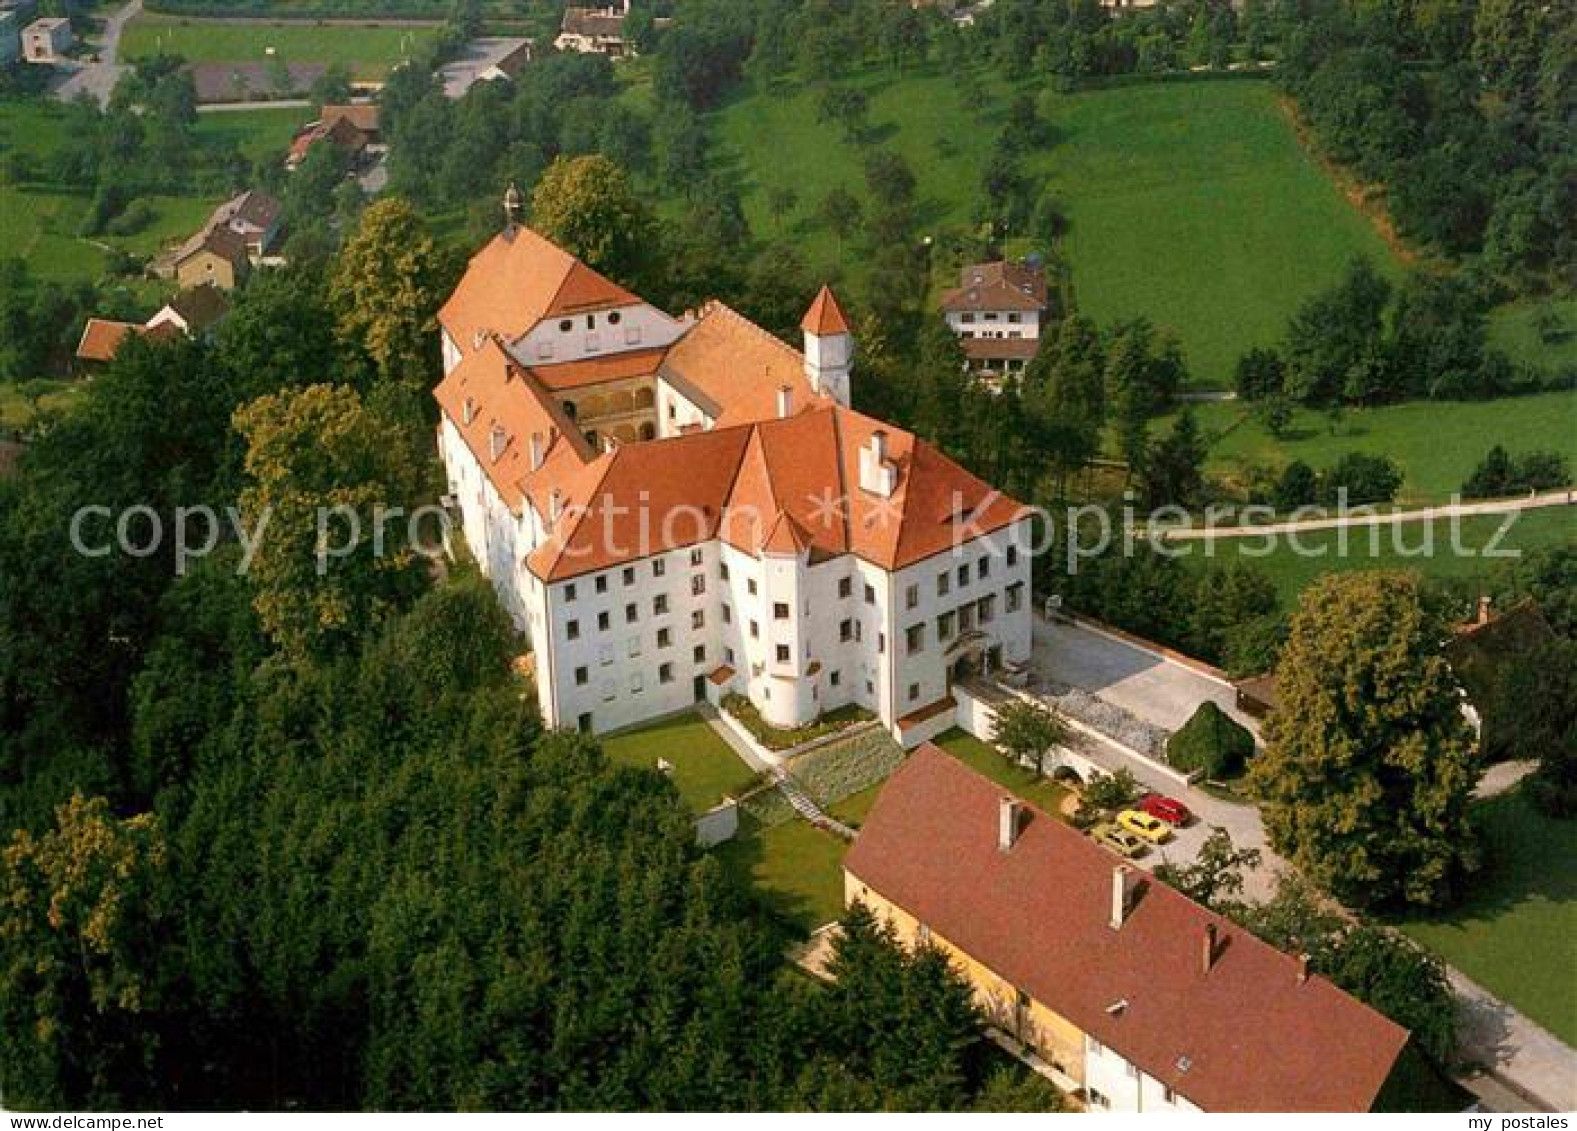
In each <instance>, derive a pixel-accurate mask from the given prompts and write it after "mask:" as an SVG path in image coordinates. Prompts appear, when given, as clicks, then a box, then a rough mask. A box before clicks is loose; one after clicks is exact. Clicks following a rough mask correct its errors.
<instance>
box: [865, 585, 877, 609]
mask: <svg viewBox="0 0 1577 1131" xmlns="http://www.w3.org/2000/svg"><path fill="white" fill-rule="evenodd" d="M865 603H866V604H867V605H874V604H876V590H874V589H872V588H871V587H870V586H869V585H867V586H866V587H865Z"/></svg>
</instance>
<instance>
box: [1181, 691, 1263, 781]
mask: <svg viewBox="0 0 1577 1131" xmlns="http://www.w3.org/2000/svg"><path fill="white" fill-rule="evenodd" d="M1253 753H1254V736H1253V735H1251V734H1250V733H1249V732H1248V730H1247V729H1246V728H1245V727H1244V726H1243V725H1242V724H1241V723H1239V722H1237V721H1236V720H1235V719H1233V718H1231V717H1230V716H1229V715H1228V714H1227V713H1226V712H1225V711H1223V710H1222V709H1221V708H1220V707H1218V706H1216V704H1215V703H1214V702H1213V701H1212V700H1209V699H1206V700H1205V701H1204V702H1203V703H1201V704H1200V705H1199V709H1198V710H1197V711H1195V712H1194V717H1193V718H1191V719H1189V720H1188V722H1186V723H1184V724H1183V729H1182V730H1180V731H1178V732H1177V733H1176V734H1174V735H1172V737H1171V739H1170V740H1168V742H1167V744H1166V760H1167V761H1168V762H1170V763H1171V764H1172V765H1173V766H1176V767H1177V768H1178V769H1179V770H1182V771H1184V772H1185V773H1193V772H1195V771H1199V772H1201V773H1203V774H1204V776H1205V777H1206V778H1209V779H1212V780H1214V781H1225V780H1227V779H1228V778H1235V777H1237V776H1238V775H1239V774H1241V773H1242V772H1243V769H1244V767H1245V766H1247V765H1248V759H1249V756H1250V755H1252V754H1253Z"/></svg>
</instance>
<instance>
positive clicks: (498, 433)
mask: <svg viewBox="0 0 1577 1131" xmlns="http://www.w3.org/2000/svg"><path fill="white" fill-rule="evenodd" d="M487 443H488V452H489V453H490V454H491V455H492V457H493V462H494V463H497V462H498V457H499V456H501V455H503V454H504V449H505V448H507V447H508V446H509V433H507V432H505V431H504V429H503V427H502V426H501V425H498V424H495V425H493V430H492V431H491V432H490V433H488V441H487Z"/></svg>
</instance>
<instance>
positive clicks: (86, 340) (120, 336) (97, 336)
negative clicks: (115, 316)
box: [77, 318, 142, 361]
mask: <svg viewBox="0 0 1577 1131" xmlns="http://www.w3.org/2000/svg"><path fill="white" fill-rule="evenodd" d="M134 333H135V334H140V333H142V327H141V326H137V325H134V324H133V323H130V322H116V321H114V320H112V319H109V318H89V319H88V322H87V325H86V326H84V327H82V339H81V340H80V341H79V342H77V357H79V358H81V359H82V360H83V361H109V360H111V359H112V358H113V357H114V356H115V354H116V353H117V352H118V351H119V350H120V347H121V344H122V343H123V342H124V341H125V340H126V339H127V337H129V336H130V335H131V334H134Z"/></svg>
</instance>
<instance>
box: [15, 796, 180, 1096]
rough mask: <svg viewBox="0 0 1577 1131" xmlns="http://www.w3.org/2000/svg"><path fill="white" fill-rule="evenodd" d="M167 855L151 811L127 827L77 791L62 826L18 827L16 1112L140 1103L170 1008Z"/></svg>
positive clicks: (61, 814)
mask: <svg viewBox="0 0 1577 1131" xmlns="http://www.w3.org/2000/svg"><path fill="white" fill-rule="evenodd" d="M165 853H166V849H165V844H164V836H163V833H162V831H161V830H160V827H159V823H158V821H157V820H156V819H155V818H154V817H153V816H152V815H150V814H146V813H145V814H142V815H140V816H136V817H130V818H127V819H124V820H122V819H119V818H116V817H115V816H114V815H113V814H112V813H111V812H110V809H109V804H108V803H107V802H106V801H105V800H104V798H102V797H94V798H86V797H83V796H82V794H80V793H75V794H73V795H72V797H71V799H70V800H69V801H67V802H66V803H65V804H63V805H61V806H60V807H59V808H58V810H57V811H56V814H55V824H54V827H53V828H51V829H49V830H48V831H47V832H45V833H43V834H42V835H41V836H34V835H33V834H31V833H29V832H28V831H27V830H25V829H19V830H17V831H16V832H15V833H14V834H13V835H12V837H11V843H10V844H9V845H7V846H6V848H5V850H4V853H3V854H0V906H4V908H5V915H4V917H3V918H0V1018H3V1020H4V1022H5V1024H4V1033H5V1036H4V1038H3V1039H0V1076H3V1078H4V1080H5V1082H6V1091H7V1100H8V1105H9V1106H11V1107H13V1108H22V1109H27V1108H63V1107H88V1108H98V1109H104V1108H127V1107H133V1106H140V1105H139V1102H138V1101H139V1100H140V1098H141V1094H140V1092H139V1091H138V1089H139V1088H140V1087H141V1085H140V1081H141V1080H142V1079H143V1077H144V1074H145V1073H146V1072H147V1070H148V1067H149V1065H150V1062H152V1060H153V1058H154V1055H155V1053H156V1050H157V1030H156V1026H155V1025H154V1019H155V1018H156V1017H157V1014H158V1010H159V1008H160V1007H161V1005H162V1004H163V1001H162V996H163V991H164V987H163V985H162V978H163V976H164V975H163V971H162V969H161V966H162V960H163V954H162V953H161V952H162V951H163V948H164V946H165V940H164V938H163V935H162V932H163V925H164V919H165V916H166V913H167V911H168V905H167V903H166V901H165V898H164V897H165V889H164V887H163V884H162V878H161V877H162V874H163V872H164V868H165V859H166V857H165ZM128 1100H130V1102H127V1101H128Z"/></svg>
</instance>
